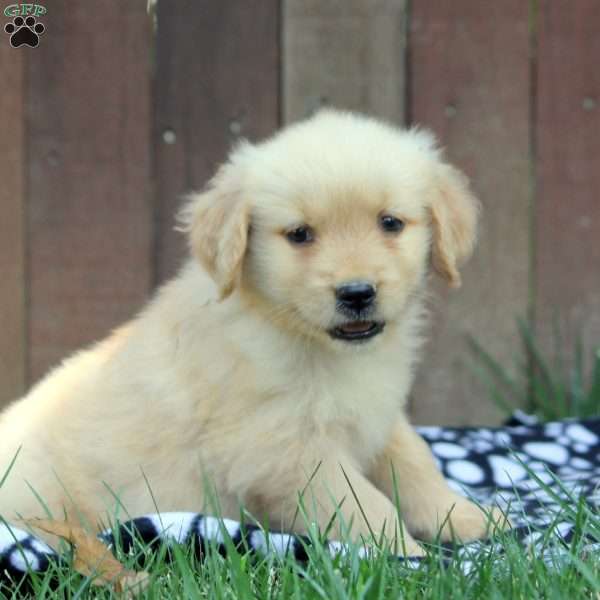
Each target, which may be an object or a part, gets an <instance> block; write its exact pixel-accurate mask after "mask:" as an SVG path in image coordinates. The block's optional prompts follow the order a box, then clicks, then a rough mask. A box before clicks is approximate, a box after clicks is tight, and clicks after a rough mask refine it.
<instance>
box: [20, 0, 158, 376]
mask: <svg viewBox="0 0 600 600" xmlns="http://www.w3.org/2000/svg"><path fill="white" fill-rule="evenodd" d="M47 8H48V13H47V15H45V16H44V23H45V24H46V32H45V34H44V37H43V38H42V40H41V42H40V46H39V47H38V48H36V49H35V50H32V51H30V52H29V69H28V90H29V100H28V122H29V130H28V132H27V139H28V198H29V210H28V235H29V277H30V319H29V336H28V337H29V344H30V357H31V360H30V373H29V375H30V377H31V378H32V379H36V378H38V377H39V376H40V375H41V374H43V373H44V372H45V371H46V370H47V369H48V368H49V367H50V366H51V365H53V364H55V363H56V362H57V361H58V360H59V359H60V358H61V357H63V356H64V355H65V353H67V352H69V351H71V350H74V349H75V348H78V347H80V346H81V345H82V344H86V343H89V342H91V341H93V340H95V339H98V338H99V337H101V336H103V335H105V334H106V333H107V332H108V330H109V329H110V328H111V327H113V326H115V325H117V324H118V323H119V322H121V321H123V320H124V319H126V318H128V317H129V316H131V315H132V314H133V313H134V311H135V310H136V309H137V308H138V307H139V305H140V304H141V303H142V301H143V300H144V298H145V297H146V295H147V293H148V291H149V289H150V284H151V275H152V268H151V267H152V264H151V259H152V251H151V240H152V231H151V230H152V226H151V222H152V221H151V217H152V207H151V202H152V199H151V195H150V193H149V191H150V190H149V182H150V131H151V116H150V92H151V79H150V61H151V52H150V46H151V29H150V21H149V19H148V17H147V14H146V2H145V0H135V1H129V2H120V1H119V0H105V1H104V2H95V3H93V5H92V4H88V3H83V2H75V3H73V2H66V1H56V2H53V3H52V4H51V5H49V6H48V7H47Z"/></svg>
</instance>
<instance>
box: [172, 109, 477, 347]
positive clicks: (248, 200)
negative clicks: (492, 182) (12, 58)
mask: <svg viewBox="0 0 600 600" xmlns="http://www.w3.org/2000/svg"><path fill="white" fill-rule="evenodd" d="M182 221H183V223H184V226H185V229H186V230H187V231H188V232H189V236H190V245H191V249H192V252H193V254H194V255H195V256H196V257H197V258H198V260H199V261H200V262H201V263H202V265H203V266H204V267H205V269H206V270H207V271H208V272H209V273H210V274H211V276H212V277H213V278H214V280H215V282H216V283H217V285H218V286H219V289H220V291H221V296H222V298H226V297H227V296H228V295H230V294H231V293H232V291H234V290H235V289H236V288H239V289H240V291H241V292H242V294H243V295H244V296H245V297H247V298H252V299H253V301H254V302H255V303H256V304H257V305H259V306H262V307H263V308H264V309H265V311H266V312H265V314H267V315H268V316H269V318H271V319H272V320H273V321H274V322H276V323H278V324H279V325H280V326H282V327H285V328H288V329H290V330H293V331H295V332H297V333H302V334H306V335H311V336H315V337H318V338H321V339H322V340H323V341H327V343H334V344H337V345H339V344H356V343H366V342H370V341H371V340H373V339H374V338H376V337H378V336H380V334H383V335H385V330H386V327H387V328H388V329H390V328H392V327H393V324H394V323H396V322H398V321H399V320H400V319H401V318H402V315H403V313H404V312H405V311H406V308H407V305H408V303H409V302H410V300H411V298H413V297H415V295H416V294H418V292H419V291H420V290H421V288H422V287H423V283H424V279H425V275H426V273H427V270H428V266H429V264H431V265H432V266H433V268H434V269H435V270H436V271H437V272H438V273H439V274H440V275H441V276H442V277H444V278H445V279H446V280H447V281H448V283H449V284H450V285H452V286H458V285H460V275H459V271H458V267H459V264H460V263H461V262H462V261H463V260H465V259H466V258H467V257H468V256H469V254H470V253H471V250H472V248H473V245H474V242H475V230H476V221H477V202H476V200H475V199H474V197H473V196H472V195H471V192H470V190H469V187H468V184H467V181H466V178H465V177H464V176H463V175H462V174H460V173H459V172H458V171H457V170H455V169H454V168H453V167H451V166H450V165H448V164H446V163H444V162H443V160H442V158H441V154H440V152H439V150H437V148H436V146H435V142H434V140H433V138H432V136H431V135H430V134H428V133H426V132H423V131H418V130H410V131H402V130H398V129H396V128H393V127H391V126H389V125H386V124H383V123H380V122H377V121H374V120H372V119H369V118H366V117H361V116H357V115H353V114H350V113H339V112H334V111H326V112H321V113H319V114H318V115H316V116H315V117H313V118H311V119H309V120H307V121H304V122H302V123H299V124H297V125H294V126H292V127H289V128H288V129H286V130H284V131H283V132H281V133H279V134H277V135H276V136H274V137H273V138H271V139H269V140H267V141H265V142H263V143H262V144H259V145H257V146H252V145H250V144H248V143H243V144H242V145H240V146H239V147H238V148H237V149H236V150H234V151H233V153H232V155H231V157H230V159H229V161H228V162H227V163H226V164H225V165H224V166H222V167H221V169H220V170H219V172H218V173H217V175H216V176H215V177H214V179H213V180H212V181H211V182H210V184H209V186H208V188H207V190H206V191H205V192H204V193H202V194H199V195H196V196H193V197H192V199H191V201H190V203H189V204H188V205H187V207H186V208H185V209H184V211H183V213H182Z"/></svg>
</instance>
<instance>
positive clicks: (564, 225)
mask: <svg viewBox="0 0 600 600" xmlns="http://www.w3.org/2000/svg"><path fill="white" fill-rule="evenodd" d="M599 32H600V5H599V4H598V2H596V0H578V1H577V2H556V1H548V0H543V1H542V2H541V3H540V6H539V33H538V53H537V54H538V68H537V111H536V114H537V121H536V126H537V144H536V146H537V153H536V172H537V182H538V184H537V192H538V193H537V202H536V220H535V238H534V239H535V259H536V260H535V284H536V289H535V299H536V304H535V316H536V330H537V334H538V337H539V340H540V342H541V345H542V347H543V348H544V351H545V353H546V354H549V355H550V356H552V354H553V352H554V350H555V344H554V342H555V340H554V334H553V329H554V321H555V319H556V318H557V319H558V321H559V323H560V326H561V328H562V330H563V334H565V339H564V345H563V346H562V347H561V349H560V352H561V354H562V355H563V356H564V355H567V356H568V355H570V359H571V364H572V360H573V348H574V346H573V344H574V340H575V338H576V337H577V336H578V335H579V334H582V335H583V339H584V343H585V345H586V347H587V350H588V352H589V350H590V348H592V347H595V348H600V69H599V68H598V61H599V59H600V33H599Z"/></svg>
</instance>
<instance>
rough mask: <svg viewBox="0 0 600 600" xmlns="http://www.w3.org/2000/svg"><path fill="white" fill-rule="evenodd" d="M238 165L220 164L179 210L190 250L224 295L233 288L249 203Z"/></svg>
mask: <svg viewBox="0 0 600 600" xmlns="http://www.w3.org/2000/svg"><path fill="white" fill-rule="evenodd" d="M242 179H243V178H242V176H241V172H240V168H239V166H238V165H236V164H235V163H234V162H229V163H227V164H225V165H223V166H222V167H221V168H220V169H219V171H218V172H217V174H216V175H215V177H214V178H213V179H212V180H211V181H210V182H209V184H208V187H207V189H206V191H204V192H203V193H201V194H192V195H191V196H190V197H189V202H188V204H187V205H186V206H185V207H184V208H183V210H182V211H181V212H180V213H179V216H178V220H179V222H180V227H179V230H180V231H184V232H186V233H187V234H188V236H189V237H188V239H189V245H190V250H191V252H192V255H193V256H195V257H196V258H197V259H198V260H199V261H200V263H201V264H202V265H203V266H204V268H205V269H206V270H207V271H208V273H209V274H210V275H211V277H212V278H213V279H214V281H215V283H216V284H217V286H218V287H219V291H220V298H221V299H224V298H226V297H227V296H229V295H230V294H231V292H232V291H233V289H234V288H235V286H236V284H237V282H238V279H239V275H240V272H241V267H242V262H243V258H244V254H245V251H246V245H247V241H248V228H249V226H250V206H249V203H248V202H247V199H246V198H245V197H244V192H243V188H242V183H243V182H242Z"/></svg>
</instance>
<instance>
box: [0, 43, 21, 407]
mask: <svg viewBox="0 0 600 600" xmlns="http://www.w3.org/2000/svg"><path fill="white" fill-rule="evenodd" d="M25 57H26V55H25V54H23V52H22V51H21V49H20V48H12V47H11V46H10V44H9V43H8V40H7V39H3V40H2V44H0V81H1V82H2V93H0V140H1V141H0V181H1V182H2V184H1V185H0V211H1V216H0V332H2V333H1V335H0V408H1V407H2V405H4V404H5V403H6V402H8V401H10V400H11V399H14V398H16V397H17V396H19V395H20V394H21V393H22V392H23V389H24V386H25V264H24V260H25V252H24V249H25V240H24V226H23V213H24V209H25V186H24V172H23V170H24V165H25V139H24V130H23V129H24V122H25V119H24V114H23V112H24V111H23V106H24V89H23V87H24V85H23V79H24V77H23V73H24V66H25Z"/></svg>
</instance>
